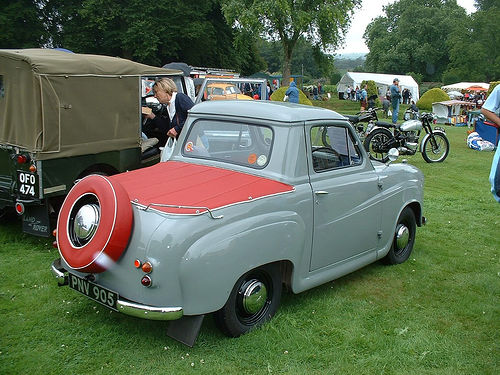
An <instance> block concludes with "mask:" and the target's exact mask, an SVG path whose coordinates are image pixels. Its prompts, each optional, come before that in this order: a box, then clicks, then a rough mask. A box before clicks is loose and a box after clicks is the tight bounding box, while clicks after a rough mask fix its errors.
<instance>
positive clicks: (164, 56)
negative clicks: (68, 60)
mask: <svg viewBox="0 0 500 375" xmlns="http://www.w3.org/2000/svg"><path fill="white" fill-rule="evenodd" d="M0 1H1V3H0V4H1V5H2V6H1V8H0V47H2V48H25V47H64V48H67V49H70V50H72V51H74V52H79V53H95V54H104V55H110V56H120V57H124V58H128V59H131V60H134V61H138V62H142V63H146V64H150V65H164V64H165V63H168V62H172V61H183V62H186V63H188V64H190V65H196V66H209V67H221V68H230V69H235V70H240V71H241V72H244V73H245V74H251V73H253V72H255V71H256V70H259V69H260V68H262V67H264V66H265V64H264V62H263V61H262V59H259V56H258V53H257V52H256V47H255V40H254V39H253V37H250V38H248V37H245V36H244V35H242V33H240V32H238V33H236V32H235V31H233V28H232V27H230V26H229V25H228V24H227V22H226V19H225V17H224V16H223V14H222V10H221V7H220V3H219V0H200V1H197V2H185V1H182V0H169V1H166V0H159V1H156V2H147V1H146V2H145V1H143V0H129V1H127V2H123V1H120V0H83V1H82V0H33V1H27V0H13V1H5V0H0ZM4 3H5V4H4ZM237 39H238V41H236V40H237ZM237 48H239V50H237Z"/></svg>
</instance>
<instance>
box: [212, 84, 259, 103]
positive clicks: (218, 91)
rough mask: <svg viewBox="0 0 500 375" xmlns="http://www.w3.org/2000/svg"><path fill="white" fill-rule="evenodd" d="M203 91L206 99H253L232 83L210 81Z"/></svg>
mask: <svg viewBox="0 0 500 375" xmlns="http://www.w3.org/2000/svg"><path fill="white" fill-rule="evenodd" d="M205 93H206V98H207V100H237V99H238V100H253V98H252V97H251V96H250V95H245V94H243V93H242V92H241V91H240V89H239V88H238V87H237V86H236V85H235V84H233V83H222V82H221V83H210V84H208V85H207V86H206V88H205ZM205 93H204V94H205Z"/></svg>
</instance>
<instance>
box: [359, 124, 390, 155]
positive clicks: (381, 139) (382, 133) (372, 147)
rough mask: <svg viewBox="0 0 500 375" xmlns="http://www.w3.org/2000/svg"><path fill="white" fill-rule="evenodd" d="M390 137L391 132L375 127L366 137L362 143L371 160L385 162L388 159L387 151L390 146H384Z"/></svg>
mask: <svg viewBox="0 0 500 375" xmlns="http://www.w3.org/2000/svg"><path fill="white" fill-rule="evenodd" d="M391 138H392V133H391V132H390V131H389V130H387V129H384V128H380V129H375V130H374V131H372V132H371V133H370V134H368V136H367V137H366V139H365V141H364V143H363V145H364V147H365V150H366V151H368V153H369V154H370V158H371V159H373V160H377V161H381V162H382V163H385V162H387V161H388V160H389V156H388V152H389V149H390V147H388V146H386V144H387V142H388V141H389V140H390V139H391Z"/></svg>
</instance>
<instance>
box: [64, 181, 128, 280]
mask: <svg viewBox="0 0 500 375" xmlns="http://www.w3.org/2000/svg"><path fill="white" fill-rule="evenodd" d="M92 195H93V196H95V197H96V198H97V201H98V204H99V206H100V218H99V225H98V227H97V230H96V232H95V234H94V235H93V237H92V239H90V241H88V242H87V243H85V244H84V245H83V246H76V245H75V244H74V243H73V242H72V240H71V237H70V231H72V230H73V228H71V227H70V221H71V219H72V217H71V215H73V216H74V215H75V214H76V212H75V210H74V209H73V208H74V207H75V205H78V202H79V201H80V200H81V199H85V197H88V196H92ZM132 222H133V214H132V207H131V205H130V199H129V196H128V194H127V192H126V191H125V189H124V188H123V187H122V186H121V185H120V184H119V183H118V182H116V181H115V182H113V183H111V181H110V180H109V179H107V178H106V177H105V176H100V175H90V176H87V177H85V178H83V179H82V180H80V181H79V182H78V183H77V184H76V185H75V186H74V187H73V188H72V189H71V191H70V192H69V194H68V196H67V197H66V199H65V200H64V203H63V205H62V207H61V211H60V213H59V217H58V220H57V244H58V247H59V253H60V254H61V257H62V258H63V259H64V260H65V261H66V263H67V264H68V265H69V266H70V267H71V268H72V269H74V270H78V271H81V272H88V273H98V272H103V271H105V270H106V269H107V268H108V267H109V265H110V263H113V262H115V261H117V260H118V259H119V258H120V256H121V254H122V253H123V251H124V250H125V247H126V246H127V243H128V240H129V238H130V233H131V230H132Z"/></svg>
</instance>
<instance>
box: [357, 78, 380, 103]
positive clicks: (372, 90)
mask: <svg viewBox="0 0 500 375" xmlns="http://www.w3.org/2000/svg"><path fill="white" fill-rule="evenodd" d="M365 85H366V93H367V94H368V97H367V98H368V99H369V98H370V97H372V96H376V97H377V99H375V106H376V107H381V106H382V103H381V102H380V99H379V97H378V89H377V84H376V83H375V81H373V80H368V81H363V82H361V87H360V90H362V89H363V87H365Z"/></svg>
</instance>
